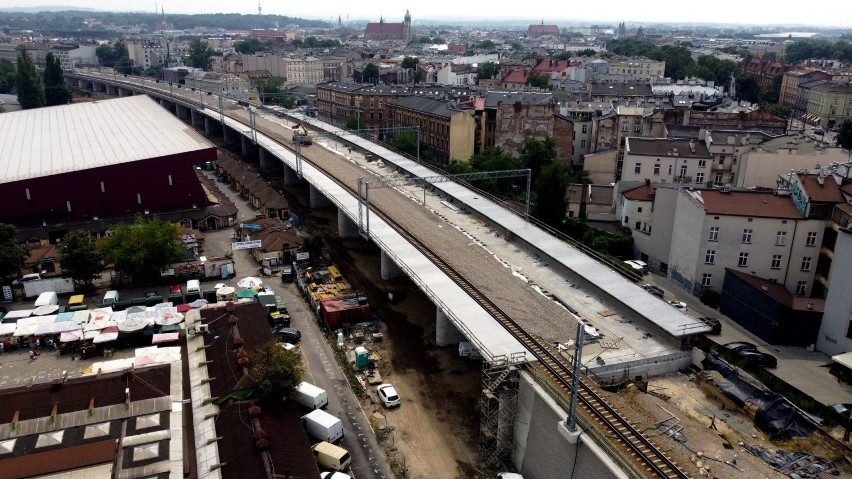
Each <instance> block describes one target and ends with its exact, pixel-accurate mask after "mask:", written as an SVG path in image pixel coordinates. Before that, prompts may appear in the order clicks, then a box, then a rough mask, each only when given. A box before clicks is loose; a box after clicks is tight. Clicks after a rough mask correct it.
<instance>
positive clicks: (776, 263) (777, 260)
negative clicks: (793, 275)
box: [769, 254, 781, 269]
mask: <svg viewBox="0 0 852 479" xmlns="http://www.w3.org/2000/svg"><path fill="white" fill-rule="evenodd" d="M769 267H770V268H772V269H781V255H780V254H773V255H772V264H771V265H770V266H769Z"/></svg>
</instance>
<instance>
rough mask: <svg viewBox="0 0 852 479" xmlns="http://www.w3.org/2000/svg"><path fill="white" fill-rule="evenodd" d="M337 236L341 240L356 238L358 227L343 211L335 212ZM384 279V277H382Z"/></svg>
mask: <svg viewBox="0 0 852 479" xmlns="http://www.w3.org/2000/svg"><path fill="white" fill-rule="evenodd" d="M337 236H339V237H341V238H356V237H358V225H357V224H356V223H355V222H354V221H352V220H351V219H350V218H349V217H348V216H346V213H344V212H343V210H341V209H338V210H337ZM384 260H385V253H384V251H383V252H382V264H384V262H385V261H384ZM382 277H383V278H384V276H382Z"/></svg>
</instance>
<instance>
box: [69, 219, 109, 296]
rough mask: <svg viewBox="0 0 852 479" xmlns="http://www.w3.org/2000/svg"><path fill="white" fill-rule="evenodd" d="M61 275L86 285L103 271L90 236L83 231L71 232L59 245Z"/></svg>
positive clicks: (99, 257) (93, 241)
mask: <svg viewBox="0 0 852 479" xmlns="http://www.w3.org/2000/svg"><path fill="white" fill-rule="evenodd" d="M60 261H61V263H62V275H63V276H65V277H68V278H72V279H74V280H75V281H80V282H82V283H85V284H86V285H90V284H92V280H93V279H95V278H96V277H97V275H98V274H99V273H100V272H101V271H103V265H102V264H101V256H100V253H99V252H98V249H97V245H96V243H95V240H94V239H93V238H92V235H91V234H90V233H89V232H88V231H86V230H83V229H80V230H73V231H71V232H69V233H68V234H66V235H65V236H63V237H62V241H61V243H60Z"/></svg>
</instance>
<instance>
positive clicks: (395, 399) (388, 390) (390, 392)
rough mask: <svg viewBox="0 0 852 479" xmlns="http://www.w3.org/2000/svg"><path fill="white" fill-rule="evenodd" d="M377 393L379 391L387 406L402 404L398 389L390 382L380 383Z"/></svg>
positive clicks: (380, 397) (383, 402)
mask: <svg viewBox="0 0 852 479" xmlns="http://www.w3.org/2000/svg"><path fill="white" fill-rule="evenodd" d="M376 393H378V395H379V399H380V400H381V401H382V404H384V405H385V407H395V406H399V405H400V400H399V394H397V392H396V389H394V387H393V386H391V385H390V384H387V383H385V384H379V385H378V386H377V387H376Z"/></svg>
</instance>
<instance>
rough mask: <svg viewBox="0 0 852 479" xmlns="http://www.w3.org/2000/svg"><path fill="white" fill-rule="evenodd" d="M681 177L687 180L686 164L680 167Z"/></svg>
mask: <svg viewBox="0 0 852 479" xmlns="http://www.w3.org/2000/svg"><path fill="white" fill-rule="evenodd" d="M680 177H681V178H686V163H684V164H682V165H680Z"/></svg>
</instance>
